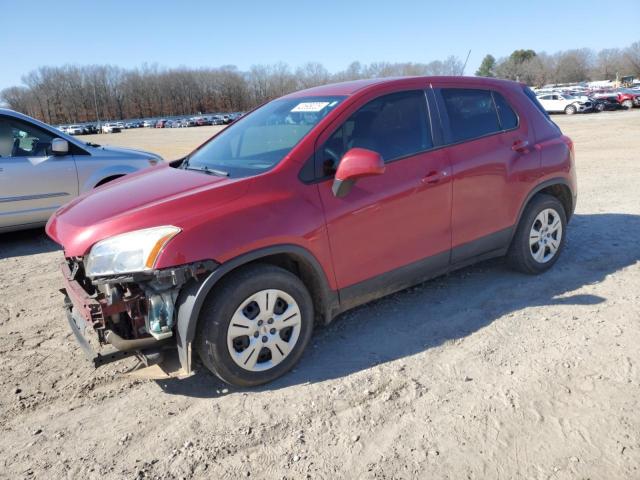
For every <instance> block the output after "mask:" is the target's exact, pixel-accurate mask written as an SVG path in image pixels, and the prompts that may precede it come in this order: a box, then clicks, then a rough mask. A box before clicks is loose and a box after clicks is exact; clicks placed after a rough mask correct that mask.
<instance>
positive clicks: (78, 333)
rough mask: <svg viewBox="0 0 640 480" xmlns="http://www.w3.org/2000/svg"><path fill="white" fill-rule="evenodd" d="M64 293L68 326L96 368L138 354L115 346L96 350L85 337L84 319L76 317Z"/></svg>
mask: <svg viewBox="0 0 640 480" xmlns="http://www.w3.org/2000/svg"><path fill="white" fill-rule="evenodd" d="M64 293H65V312H66V314H67V321H68V322H69V327H71V331H72V332H73V335H74V336H75V337H76V341H77V342H78V345H80V348H81V349H82V351H83V352H84V354H85V356H86V357H87V358H88V359H89V361H90V362H91V363H92V364H93V366H94V367H96V368H98V367H99V366H101V365H105V364H108V363H112V362H117V361H118V360H122V359H124V358H128V357H133V356H136V355H139V354H140V352H138V351H136V350H125V351H122V350H117V349H115V348H110V349H104V351H101V352H96V351H95V350H94V348H93V347H92V346H91V344H90V342H89V340H88V339H87V338H86V336H85V335H87V327H86V323H85V320H84V319H80V318H77V316H76V315H74V312H73V304H72V303H71V300H70V299H69V297H68V296H67V295H66V291H65V292H64Z"/></svg>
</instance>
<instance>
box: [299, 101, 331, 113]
mask: <svg viewBox="0 0 640 480" xmlns="http://www.w3.org/2000/svg"><path fill="white" fill-rule="evenodd" d="M327 105H329V102H302V103H299V104H298V105H296V106H295V107H293V108H292V109H291V111H292V112H319V111H320V110H322V109H323V108H324V107H326V106H327Z"/></svg>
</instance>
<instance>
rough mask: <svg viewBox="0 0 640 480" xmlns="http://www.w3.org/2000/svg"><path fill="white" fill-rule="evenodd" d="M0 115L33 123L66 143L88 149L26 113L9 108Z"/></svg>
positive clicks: (0, 112)
mask: <svg viewBox="0 0 640 480" xmlns="http://www.w3.org/2000/svg"><path fill="white" fill-rule="evenodd" d="M0 115H6V116H8V117H13V118H17V119H19V120H22V121H24V122H27V123H32V124H34V125H36V126H38V127H40V128H42V129H44V130H47V131H49V132H51V133H55V135H57V136H59V137H60V138H63V139H65V140H66V141H68V142H70V143H73V144H74V145H76V146H78V147H80V148H86V147H84V146H82V145H81V144H80V143H79V142H78V141H77V140H76V139H75V138H73V137H72V136H71V135H67V134H66V133H64V132H63V131H61V130H58V129H57V128H56V127H54V126H52V125H49V124H48V123H44V122H41V121H40V120H36V119H35V118H33V117H30V116H29V115H25V114H24V113H20V112H16V111H15V110H10V109H8V108H0ZM61 126H62V125H61Z"/></svg>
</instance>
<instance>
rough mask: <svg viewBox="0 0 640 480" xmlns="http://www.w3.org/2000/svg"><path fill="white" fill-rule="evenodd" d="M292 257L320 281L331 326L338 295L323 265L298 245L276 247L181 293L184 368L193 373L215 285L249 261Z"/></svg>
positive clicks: (241, 260) (238, 259)
mask: <svg viewBox="0 0 640 480" xmlns="http://www.w3.org/2000/svg"><path fill="white" fill-rule="evenodd" d="M277 254H289V255H292V256H295V257H299V258H301V259H303V260H304V261H305V262H306V263H307V264H308V265H310V266H311V268H312V269H313V271H314V273H315V277H316V279H317V281H318V286H319V288H318V291H317V292H314V293H318V294H319V295H320V302H321V305H322V309H323V313H324V322H325V323H329V322H330V321H331V319H332V318H333V317H334V316H335V315H336V313H337V312H338V303H339V302H338V294H337V292H335V291H333V290H331V289H330V288H329V283H328V281H327V277H326V275H325V273H324V270H323V269H322V267H321V266H320V263H319V262H318V260H316V258H315V257H314V256H313V254H312V253H311V252H309V251H308V250H306V249H305V248H303V247H300V246H298V245H286V244H285V245H274V246H271V247H266V248H261V249H259V250H255V251H253V252H250V253H247V254H245V255H240V256H239V257H236V258H234V259H232V260H229V261H228V262H226V263H224V264H222V265H220V267H219V268H217V269H216V270H214V271H213V272H212V273H211V274H210V275H209V276H208V277H207V278H206V279H204V280H203V281H199V282H196V281H191V282H189V283H188V284H186V285H185V286H184V287H183V288H182V290H181V291H180V295H179V296H178V300H177V301H176V307H177V312H178V314H177V321H176V344H177V347H178V356H179V358H180V366H181V367H182V369H183V370H184V371H185V372H187V373H190V372H191V369H192V368H191V365H192V343H193V341H194V339H195V335H196V327H197V325H198V317H199V316H200V309H201V308H202V305H203V304H204V301H205V299H206V297H207V295H208V294H209V292H210V291H211V289H212V288H213V287H214V286H215V284H216V283H217V282H219V281H220V280H221V279H222V278H223V277H224V276H225V275H226V274H227V273H229V272H231V271H232V270H234V269H236V268H238V267H240V266H242V265H245V264H247V263H249V262H252V261H255V260H259V259H261V258H265V257H268V256H271V255H277Z"/></svg>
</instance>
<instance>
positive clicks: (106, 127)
mask: <svg viewBox="0 0 640 480" xmlns="http://www.w3.org/2000/svg"><path fill="white" fill-rule="evenodd" d="M121 131H122V128H121V127H120V126H119V125H118V124H116V123H105V124H103V125H102V133H118V132H121Z"/></svg>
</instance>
